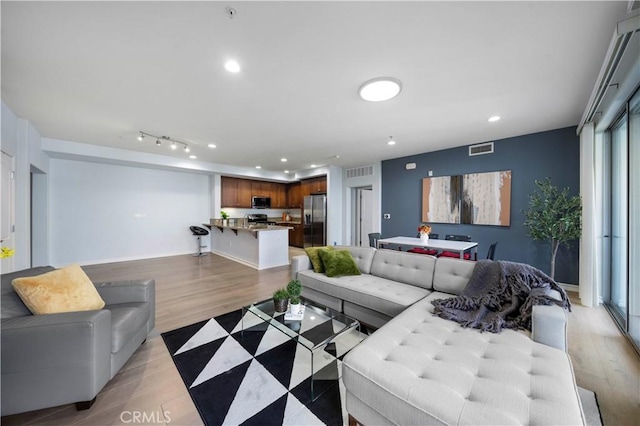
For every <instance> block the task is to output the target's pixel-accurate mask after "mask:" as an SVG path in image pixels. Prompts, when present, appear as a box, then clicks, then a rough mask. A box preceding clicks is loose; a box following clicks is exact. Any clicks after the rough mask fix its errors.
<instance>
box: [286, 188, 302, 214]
mask: <svg viewBox="0 0 640 426" xmlns="http://www.w3.org/2000/svg"><path fill="white" fill-rule="evenodd" d="M287 208H288V209H301V208H302V187H301V185H300V182H294V183H290V184H288V185H287Z"/></svg>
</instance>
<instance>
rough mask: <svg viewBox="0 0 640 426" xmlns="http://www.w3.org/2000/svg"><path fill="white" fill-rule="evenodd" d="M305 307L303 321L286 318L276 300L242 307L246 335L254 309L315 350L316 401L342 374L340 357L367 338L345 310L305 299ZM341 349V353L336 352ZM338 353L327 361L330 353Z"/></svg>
mask: <svg viewBox="0 0 640 426" xmlns="http://www.w3.org/2000/svg"><path fill="white" fill-rule="evenodd" d="M302 304H303V305H304V306H305V309H304V316H303V318H302V319H301V320H285V313H284V312H283V313H279V312H276V310H275V306H274V304H273V299H267V300H263V301H262V302H256V303H252V304H251V305H247V306H243V307H242V338H243V339H244V329H245V327H244V321H245V314H246V313H247V312H251V313H252V314H253V315H255V316H256V317H258V318H260V319H261V320H262V321H264V322H265V323H267V324H269V326H271V327H274V328H276V329H277V330H279V331H280V332H282V333H284V334H285V335H287V336H289V337H290V338H291V339H292V340H294V341H295V342H297V343H298V344H299V345H301V346H302V347H304V348H305V349H307V350H308V351H309V352H310V353H311V399H312V401H315V400H316V399H317V398H318V397H319V396H320V395H321V394H322V393H324V391H325V390H327V389H328V388H329V386H327V385H326V383H334V382H336V381H337V380H338V379H340V377H341V368H340V366H339V365H338V362H337V358H338V357H342V356H344V355H345V354H346V353H347V352H349V351H350V350H351V349H353V348H354V347H355V346H356V345H357V344H358V343H360V342H361V341H362V340H364V338H365V337H366V336H365V335H364V334H362V333H361V332H360V322H359V321H358V320H356V319H353V318H351V317H349V316H347V315H345V314H343V313H340V312H337V311H334V310H333V309H330V308H326V307H324V306H321V305H319V304H317V303H315V302H312V301H310V300H306V299H302ZM337 348H339V353H335V352H336V351H337V350H338V349H337ZM325 351H327V352H329V353H331V352H334V354H333V355H334V356H335V358H334V357H333V356H331V359H332V362H330V363H329V364H327V359H328V356H327V353H326V352H325ZM322 383H324V384H325V385H324V386H323V385H322Z"/></svg>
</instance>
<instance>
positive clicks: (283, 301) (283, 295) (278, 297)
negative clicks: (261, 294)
mask: <svg viewBox="0 0 640 426" xmlns="http://www.w3.org/2000/svg"><path fill="white" fill-rule="evenodd" d="M288 299H289V293H287V289H286V288H279V289H278V290H276V291H274V292H273V304H274V305H275V307H276V312H286V311H287V302H288Z"/></svg>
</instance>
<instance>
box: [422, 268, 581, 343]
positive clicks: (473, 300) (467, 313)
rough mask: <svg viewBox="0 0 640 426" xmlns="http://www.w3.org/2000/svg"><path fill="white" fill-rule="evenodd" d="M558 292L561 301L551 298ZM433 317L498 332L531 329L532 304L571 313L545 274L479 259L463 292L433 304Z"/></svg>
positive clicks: (560, 290) (558, 289)
mask: <svg viewBox="0 0 640 426" xmlns="http://www.w3.org/2000/svg"><path fill="white" fill-rule="evenodd" d="M550 290H557V291H558V292H559V293H560V295H561V297H562V300H556V299H554V298H553V297H550V296H549V295H548V293H549V291H550ZM431 303H432V304H433V305H434V306H435V309H434V315H437V316H439V317H441V318H444V319H449V320H452V321H456V322H458V323H460V324H461V325H462V326H463V327H471V328H478V329H480V330H481V331H489V332H492V333H499V332H500V331H502V329H503V328H512V329H516V330H517V329H526V330H529V331H530V330H531V312H532V310H533V305H551V304H556V305H559V306H562V307H563V308H565V309H569V310H571V303H570V302H569V299H568V298H567V294H566V293H565V292H564V290H563V289H562V288H561V287H560V286H559V285H558V284H557V283H556V282H555V281H554V280H552V279H551V278H550V277H548V276H547V275H546V274H545V273H544V272H542V271H540V270H539V269H536V268H534V267H533V266H530V265H526V264H524V263H514V262H504V261H497V262H494V261H492V260H480V261H478V262H477V263H476V266H475V267H474V269H473V273H472V275H471V279H469V283H468V284H467V287H466V288H465V289H464V290H463V291H462V293H461V294H460V295H459V296H457V297H453V298H451V299H438V300H433V301H432V302H431Z"/></svg>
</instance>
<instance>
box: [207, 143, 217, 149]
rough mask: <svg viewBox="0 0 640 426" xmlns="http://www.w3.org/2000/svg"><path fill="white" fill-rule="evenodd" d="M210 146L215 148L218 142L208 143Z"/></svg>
mask: <svg viewBox="0 0 640 426" xmlns="http://www.w3.org/2000/svg"><path fill="white" fill-rule="evenodd" d="M207 146H208V147H209V148H215V147H216V144H215V143H210V144H209V145H207Z"/></svg>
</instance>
